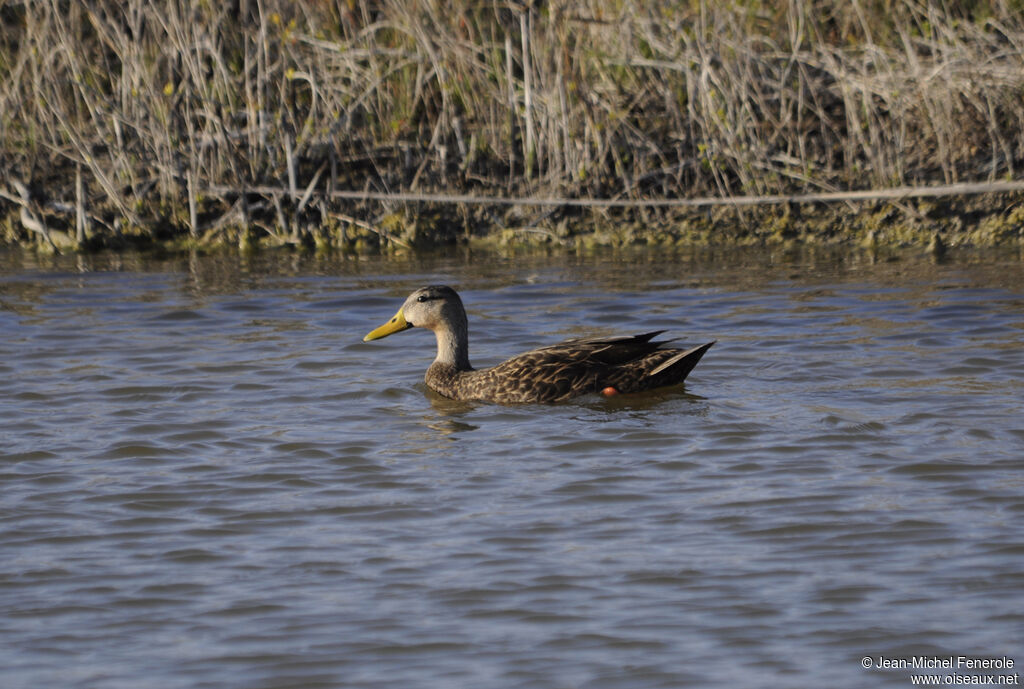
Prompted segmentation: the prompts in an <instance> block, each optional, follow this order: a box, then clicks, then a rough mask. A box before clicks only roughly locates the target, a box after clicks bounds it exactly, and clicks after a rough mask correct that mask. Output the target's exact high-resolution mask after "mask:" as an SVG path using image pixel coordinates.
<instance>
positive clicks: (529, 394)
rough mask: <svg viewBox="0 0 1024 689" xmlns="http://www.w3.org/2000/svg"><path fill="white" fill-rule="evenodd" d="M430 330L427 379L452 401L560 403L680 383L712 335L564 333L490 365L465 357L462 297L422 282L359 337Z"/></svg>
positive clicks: (466, 332) (465, 324)
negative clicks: (700, 338)
mask: <svg viewBox="0 0 1024 689" xmlns="http://www.w3.org/2000/svg"><path fill="white" fill-rule="evenodd" d="M414 327H420V328H426V329H427V330H432V331H433V332H434V335H435V336H436V338H437V356H436V357H435V358H434V361H433V363H432V364H430V366H429V367H428V368H427V373H426V375H425V376H424V382H426V384H427V387H429V388H430V389H432V390H434V391H435V392H437V393H438V394H440V395H442V396H444V397H448V398H450V399H454V400H467V401H481V402H495V403H500V404H528V403H553V402H563V401H566V400H570V399H573V398H576V397H581V396H584V395H590V394H604V395H608V396H610V395H616V394H630V393H637V392H644V391H647V390H653V389H655V388H662V387H668V386H672V385H678V384H680V383H682V382H683V381H684V380H686V376H687V375H689V373H690V371H692V370H693V367H694V366H696V365H697V362H699V361H700V359H701V357H703V356H704V353H705V352H707V351H708V349H710V348H711V346H712V345H713V344H715V342H714V341H712V342H708V343H707V344H703V345H700V346H697V347H693V348H692V349H686V350H683V349H675V348H671V347H666V346H665V345H667V344H668V343H669V342H670V341H657V340H655V339H654V338H656V337H657V336H658V335H661V334H662V333H664V332H665V331H664V330H656V331H653V332H648V333H642V334H639V335H629V336H622V337H592V338H577V339H570V340H565V341H563V342H559V343H557V344H552V345H548V346H546V347H540V348H538V349H533V350H531V351H529V352H525V353H523V354H519V355H517V356H514V357H512V358H511V359H508V360H507V361H504V362H502V363H500V364H498V365H497V366H492V367H491V368H483V369H475V368H473V366H472V364H470V361H469V320H468V318H467V317H466V309H465V307H464V306H463V304H462V298H461V297H459V295H458V293H457V292H456V291H455V290H454V289H452V288H451V287H448V286H447V285H430V286H428V287H422V288H420V289H417V290H416V291H415V292H413V293H412V294H410V295H409V297H408V298H407V299H406V300H405V303H403V304H402V307H401V308H400V309H398V312H397V313H396V314H395V315H394V316H393V317H392V318H391V320H389V321H387V322H386V323H384V324H383V325H381V326H380V327H379V328H376V329H374V330H372V331H370V332H369V333H367V335H366V336H365V337H364V338H363V341H364V342H371V341H373V340H379V339H381V338H384V337H387V336H389V335H393V334H395V333H398V332H402V331H404V330H408V329H409V328H414Z"/></svg>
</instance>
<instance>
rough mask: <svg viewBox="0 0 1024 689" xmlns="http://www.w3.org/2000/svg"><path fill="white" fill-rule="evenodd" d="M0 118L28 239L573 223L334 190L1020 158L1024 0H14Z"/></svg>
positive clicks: (661, 194)
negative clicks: (338, 193)
mask: <svg viewBox="0 0 1024 689" xmlns="http://www.w3.org/2000/svg"><path fill="white" fill-rule="evenodd" d="M0 123H2V127H0V169H3V170H7V171H9V173H8V175H9V176H8V177H7V178H5V179H0V195H2V197H3V199H5V200H0V212H3V213H5V214H6V215H7V219H6V221H5V224H4V226H3V228H2V231H3V232H5V233H6V236H7V237H8V239H9V240H16V241H23V240H25V239H26V238H27V237H30V236H32V237H35V238H36V240H38V241H45V242H47V243H48V244H52V245H55V246H56V245H59V244H61V243H71V244H74V243H76V242H77V243H78V244H85V245H88V244H89V243H90V242H94V243H100V244H104V245H110V244H111V243H115V242H126V241H131V240H132V238H134V237H138V238H140V239H141V240H144V241H149V240H151V239H152V238H177V237H189V236H191V238H192V241H202V240H206V241H211V240H218V239H227V238H230V239H231V240H232V241H240V242H242V243H243V244H244V243H247V242H251V241H254V240H261V239H264V238H267V237H270V238H274V239H276V240H279V241H289V242H293V241H305V242H321V243H331V242H334V243H337V242H341V243H345V244H351V243H352V242H354V241H360V240H361V239H360V238H363V239H367V240H372V241H374V242H376V241H384V242H385V243H388V242H394V243H397V244H412V243H416V242H432V241H437V240H438V239H445V238H452V237H455V236H462V235H463V233H465V232H467V231H470V232H473V233H478V234H479V233H484V232H486V231H487V228H502V227H506V226H509V225H511V226H522V225H528V226H531V227H538V228H551V229H542V231H543V232H544V233H547V235H546V236H550V237H560V238H565V237H566V236H571V235H572V234H573V232H574V231H575V230H574V229H572V228H571V227H570V228H568V229H566V228H565V222H566V216H567V214H568V213H569V212H570V211H569V210H567V209H565V208H556V209H555V210H554V211H551V210H546V209H540V210H536V211H535V212H534V217H531V216H530V215H529V211H523V210H522V209H519V210H517V211H516V213H512V214H508V213H506V212H505V211H504V210H503V209H502V208H501V207H491V208H488V207H473V208H467V207H463V208H461V209H458V211H456V210H453V209H452V208H451V207H450V206H438V205H431V204H424V203H420V202H415V203H414V202H408V201H405V202H399V201H389V200H383V201H382V200H380V199H376V200H372V199H371V200H360V199H352V198H339V197H338V196H332V194H333V193H334V192H336V191H339V190H355V191H375V192H396V191H419V192H459V193H472V194H477V195H494V196H516V197H530V196H538V195H543V196H558V197H569V198H622V199H648V198H678V197H693V196H718V197H728V196H736V195H762V194H793V193H805V192H818V191H822V190H839V189H865V188H872V187H891V186H896V185H918V184H936V183H947V184H948V183H952V182H957V181H963V180H971V181H979V180H981V181H984V180H1007V179H1013V178H1015V177H1017V176H1018V175H1019V173H1020V171H1021V169H1022V167H1024V2H1022V0H977V1H976V2H971V1H969V0H965V1H963V2H952V1H950V2H930V1H928V0H852V1H851V0H788V1H787V2H781V3H771V2H761V1H760V0H732V1H730V2H722V3H715V2H707V1H704V0H678V1H674V0H661V1H657V2H644V1H642V0H637V1H623V0H583V1H582V2H566V1H565V0H551V1H550V2H533V0H530V2H529V4H526V5H523V4H519V3H518V2H516V1H512V2H479V1H477V0H473V1H470V0H453V1H452V2H445V3H441V2H437V1H436V0H376V1H373V2H358V1H357V0H308V1H305V2H290V1H285V0H233V1H231V2H214V1H212V0H192V1H187V0H158V1H155V2H152V1H150V0H125V1H118V2H114V1H113V0H86V1H85V2H81V1H74V0H32V1H31V2H28V1H21V2H19V1H17V0H0ZM18 181H20V182H24V188H21V187H19V186H18V185H17V184H15V182H18ZM1019 202H1020V197H1007V196H1005V195H1004V196H999V197H995V200H994V201H990V205H991V204H995V205H996V206H1003V207H1002V208H996V210H999V211H1001V212H1004V214H1005V212H1007V210H1006V208H1005V206H1006V205H1007V204H1008V205H1009V206H1012V207H1013V208H1011V210H1013V209H1016V208H1017V207H1018V206H1019ZM885 208H888V207H885ZM885 208H882V207H877V208H876V207H869V208H860V209H859V212H860V213H862V214H863V213H868V214H869V215H871V217H874V215H876V214H878V213H879V212H888V211H887V210H885ZM903 210H904V211H906V213H907V214H908V215H907V217H910V218H918V219H919V220H920V219H921V218H927V217H928V212H927V210H924V211H922V210H920V209H916V208H904V209H903ZM730 212H731V213H732V214H733V215H732V216H731V217H732V218H733V219H734V220H735V219H736V217H737V216H736V214H737V213H739V214H740V220H742V217H743V215H742V214H743V211H730ZM901 212H903V211H901ZM517 213H518V214H517ZM600 213H601V215H600V216H599V217H600V219H603V221H604V222H605V223H606V224H617V223H619V222H620V221H628V222H650V221H651V220H652V218H651V215H650V213H649V212H648V211H643V210H628V209H626V210H617V211H609V210H603V211H600ZM772 213H773V217H774V218H775V219H776V220H779V219H780V218H781V217H782V215H783V214H785V216H786V217H787V218H788V217H789V210H788V209H783V210H781V211H778V212H775V211H773V212H772ZM683 215H685V214H683ZM705 215H706V214H705ZM691 216H692V214H691ZM588 217H592V216H588ZM688 217H689V216H688ZM752 217H757V218H760V215H759V214H758V213H754V214H753V215H752ZM1015 217H1016V216H1015ZM431 218H433V220H431ZM658 218H660V219H662V220H666V221H668V220H671V221H672V223H676V222H677V221H680V217H675V216H673V217H672V218H669V217H667V216H658V217H657V218H655V220H657V219H658ZM691 219H692V218H691ZM683 220H685V218H683ZM830 222H831V221H830ZM559 223H562V224H561V225H559ZM667 224H671V223H667ZM862 224H863V223H862ZM943 227H945V226H943ZM667 231H669V232H670V233H671V231H672V230H671V228H669V230H667ZM1004 234H1006V233H1004ZM1011 234H1012V232H1011ZM44 235H45V236H44Z"/></svg>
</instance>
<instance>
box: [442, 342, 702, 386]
mask: <svg viewBox="0 0 1024 689" xmlns="http://www.w3.org/2000/svg"><path fill="white" fill-rule="evenodd" d="M662 332H664V331H663V330H658V331H654V332H650V333H643V334H641V335H632V336H627V337H611V338H581V339H574V340H566V341H564V342H559V343H558V344H553V345H548V346H546V347H540V348H538V349H534V350H531V351H529V352H525V353H523V354H520V355H518V356H515V357H512V358H511V359H509V360H508V361H504V362H502V363H500V364H498V365H497V366H495V367H493V368H489V369H484V370H481V371H474V372H472V373H471V374H467V375H466V376H465V377H464V380H463V383H462V385H463V390H462V394H464V395H466V396H467V397H473V398H476V399H490V400H493V401H497V402H509V403H512V402H558V401H561V400H566V399H570V398H572V397H578V396H579V395H585V394H588V393H596V392H600V391H601V390H603V389H604V388H606V387H608V386H613V387H615V388H616V389H617V390H619V391H620V392H638V391H640V390H647V389H650V388H651V387H658V386H659V385H672V384H674V382H682V379H683V378H685V377H686V374H687V373H689V371H690V369H692V368H693V366H695V365H696V364H697V361H699V360H700V357H701V356H702V355H703V353H704V351H706V350H707V347H710V345H706V346H705V347H704V350H703V351H701V352H700V353H699V354H696V355H694V356H691V358H689V359H687V358H686V357H685V356H684V357H681V358H678V359H677V358H676V354H677V353H679V351H680V350H672V349H662V348H661V347H662V346H663V345H664V344H666V343H665V342H658V341H655V340H654V338H655V337H657V336H658V335H660V334H661V333H662ZM698 349H699V348H698ZM659 366H660V367H661V370H659V371H657V372H655V373H654V374H652V373H651V372H652V370H654V369H655V368H658V367H659ZM685 366H689V368H686V370H685V372H682V368H684V367H685ZM680 374H681V375H680ZM662 380H667V381H669V382H665V383H659V382H657V381H662Z"/></svg>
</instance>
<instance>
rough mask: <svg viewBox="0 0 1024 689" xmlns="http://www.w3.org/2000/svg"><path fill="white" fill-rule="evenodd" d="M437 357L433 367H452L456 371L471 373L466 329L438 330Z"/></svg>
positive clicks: (435, 332)
mask: <svg viewBox="0 0 1024 689" xmlns="http://www.w3.org/2000/svg"><path fill="white" fill-rule="evenodd" d="M434 335H436V336H437V357H436V358H435V359H434V365H438V364H440V365H442V366H445V367H449V366H450V367H453V368H454V369H455V370H456V371H472V370H473V367H472V365H470V363H469V333H468V332H467V329H466V327H464V326H463V327H461V328H460V327H454V328H438V329H437V330H435V331H434Z"/></svg>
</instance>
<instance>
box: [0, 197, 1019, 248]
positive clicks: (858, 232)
mask: <svg viewBox="0 0 1024 689" xmlns="http://www.w3.org/2000/svg"><path fill="white" fill-rule="evenodd" d="M238 205H239V203H238V202H237V201H236V203H235V204H234V205H233V206H232V207H231V208H230V209H229V210H228V212H227V213H223V214H220V215H217V212H215V211H214V212H211V211H210V210H209V209H204V210H205V212H204V213H203V217H204V218H205V219H206V226H205V227H203V225H202V224H201V225H200V228H201V231H199V232H196V233H192V232H190V231H189V228H188V226H187V224H182V223H180V222H179V223H175V222H173V219H167V218H164V219H163V221H162V222H160V223H152V224H150V225H148V226H146V227H139V226H130V225H128V224H127V223H126V222H124V221H122V220H121V219H120V218H118V216H117V214H116V213H107V214H106V215H107V219H106V220H102V221H101V222H91V223H88V226H87V228H86V229H85V231H84V232H82V234H81V235H79V236H82V237H84V238H83V239H82V240H79V239H78V238H77V237H76V234H77V233H76V228H75V218H74V217H73V213H72V212H71V211H72V210H73V207H71V206H70V204H67V203H55V204H50V206H49V207H46V206H44V205H43V204H34V207H32V209H31V211H30V213H31V215H30V216H29V218H30V220H29V222H28V223H26V217H25V216H26V213H25V207H23V206H20V205H18V204H13V203H11V204H8V206H9V208H8V210H7V213H6V215H5V216H4V217H2V218H0V244H5V245H8V246H20V247H22V248H24V249H30V250H35V251H40V252H42V253H65V252H67V253H92V252H97V251H115V252H116V251H126V250H128V251H130V250H157V251H176V250H181V249H187V248H198V249H203V250H217V249H222V248H230V247H235V248H237V249H238V250H241V251H248V250H253V249H258V248H274V247H293V248H300V249H309V250H316V251H335V250H336V251H343V252H354V253H377V252H395V251H399V252H401V251H411V252H417V251H431V250H435V249H438V248H441V247H448V246H470V247H477V248H488V247H491V248H516V247H543V246H552V247H562V248H569V249H572V248H578V249H591V248H601V247H627V246H645V245H646V246H653V247H662V248H667V247H680V248H684V247H686V248H699V247H744V246H758V245H762V246H817V245H824V246H859V247H864V248H880V249H901V248H908V247H917V248H920V249H926V250H928V251H930V252H933V253H937V254H941V253H943V252H944V251H945V250H947V249H951V248H1001V247H1011V246H1017V245H1020V244H1021V243H1022V242H1024V192H1021V191H1007V192H998V193H983V194H972V195H957V196H935V197H930V196H922V197H918V198H902V199H884V200H876V201H847V202H846V203H838V202H832V203H825V202H783V203H772V204H765V205H735V206H734V205H728V204H727V202H723V203H722V204H720V205H715V206H706V207H699V208H695V207H668V208H662V207H644V206H640V207H629V206H625V207H618V208H580V207H574V206H554V207H550V208H549V207H544V206H540V205H527V204H519V205H513V204H507V203H501V204H487V203H475V204H472V205H470V204H465V203H438V202H429V201H422V202H415V203H406V204H404V207H403V208H399V209H397V210H393V211H391V212H382V211H381V210H380V209H377V210H376V211H374V212H367V211H368V210H369V209H368V208H367V207H366V206H367V204H363V209H362V213H360V211H359V210H350V209H349V208H346V207H345V206H344V205H342V204H338V203H328V202H327V201H326V200H325V199H320V200H318V201H317V202H316V203H315V204H314V205H315V209H314V211H312V212H310V211H306V212H305V213H304V214H302V215H301V216H300V214H298V213H296V214H295V215H294V216H293V219H292V221H291V222H288V221H286V220H284V217H283V213H281V212H280V210H279V208H280V204H279V203H278V204H277V206H278V208H277V209H275V208H273V207H271V205H270V204H267V203H263V204H259V203H258V202H257V203H254V202H249V208H248V209H247V210H248V222H244V221H243V220H244V217H243V214H241V213H239V212H238V211H237V207H238ZM69 208H71V210H69ZM336 208H337V209H338V210H335V209H336ZM341 210H345V211H347V212H345V213H342V212H341ZM360 215H364V216H365V217H369V218H371V220H369V221H367V220H362V219H361V218H360V217H359V216H360ZM69 216H70V217H69ZM93 217H95V216H93ZM40 221H41V222H40ZM282 221H283V222H282ZM282 226H283V229H282ZM40 227H42V228H45V233H44V231H43V230H42V229H40Z"/></svg>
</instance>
